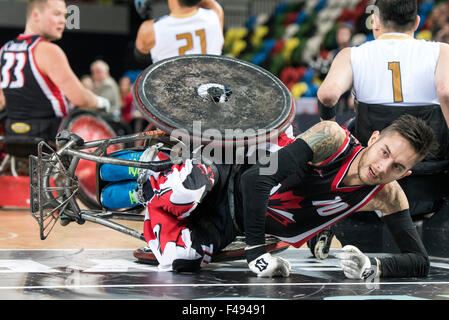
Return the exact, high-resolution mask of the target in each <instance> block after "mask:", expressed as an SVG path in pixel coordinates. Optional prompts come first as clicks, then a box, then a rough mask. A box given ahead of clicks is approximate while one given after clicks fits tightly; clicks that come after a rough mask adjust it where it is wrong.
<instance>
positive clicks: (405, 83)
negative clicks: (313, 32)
mask: <svg viewBox="0 0 449 320" xmlns="http://www.w3.org/2000/svg"><path fill="white" fill-rule="evenodd" d="M439 55H440V44H439V43H438V42H432V41H425V40H416V39H414V38H412V37H409V36H407V35H405V34H401V33H389V34H384V35H382V36H381V37H380V38H379V39H377V40H374V41H370V42H367V43H364V44H362V45H360V46H359V47H354V48H351V65H352V70H353V76H354V82H353V83H354V87H353V94H354V97H355V98H356V99H357V100H358V101H360V102H363V103H367V104H381V105H401V106H416V105H430V104H437V105H439V104H440V102H439V99H438V95H437V92H436V88H435V69H436V66H437V63H438V58H439Z"/></svg>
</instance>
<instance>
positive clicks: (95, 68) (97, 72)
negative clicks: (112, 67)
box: [90, 60, 109, 82]
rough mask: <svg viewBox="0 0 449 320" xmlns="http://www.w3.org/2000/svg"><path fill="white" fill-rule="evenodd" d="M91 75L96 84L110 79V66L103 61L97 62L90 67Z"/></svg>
mask: <svg viewBox="0 0 449 320" xmlns="http://www.w3.org/2000/svg"><path fill="white" fill-rule="evenodd" d="M90 73H91V76H92V79H93V80H94V81H95V82H102V81H103V80H104V79H106V78H107V77H109V65H108V64H107V63H106V62H104V61H103V60H95V61H94V62H92V63H91V65H90Z"/></svg>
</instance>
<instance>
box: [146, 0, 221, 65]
mask: <svg viewBox="0 0 449 320" xmlns="http://www.w3.org/2000/svg"><path fill="white" fill-rule="evenodd" d="M154 35H155V45H154V47H153V48H152V49H151V51H150V53H151V58H152V60H153V63H155V62H157V61H159V60H162V59H166V58H170V57H174V56H182V55H185V54H215V55H221V52H222V49H223V43H224V39H223V30H222V28H221V24H220V20H219V18H218V15H217V14H216V13H215V12H214V11H212V10H207V9H203V8H199V9H198V11H197V12H196V13H195V14H194V15H192V16H190V17H186V18H175V17H172V16H168V15H167V16H163V17H161V18H160V19H157V20H156V21H155V22H154Z"/></svg>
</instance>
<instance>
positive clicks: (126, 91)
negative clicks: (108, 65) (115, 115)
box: [119, 76, 133, 123]
mask: <svg viewBox="0 0 449 320" xmlns="http://www.w3.org/2000/svg"><path fill="white" fill-rule="evenodd" d="M119 87H120V96H121V110H122V120H123V121H125V122H126V123H131V121H132V108H133V94H132V92H131V79H130V78H129V77H126V76H124V77H121V78H120V81H119Z"/></svg>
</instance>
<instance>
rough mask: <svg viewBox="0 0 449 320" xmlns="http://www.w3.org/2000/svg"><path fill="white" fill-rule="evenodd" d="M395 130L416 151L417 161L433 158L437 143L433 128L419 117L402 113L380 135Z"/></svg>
mask: <svg viewBox="0 0 449 320" xmlns="http://www.w3.org/2000/svg"><path fill="white" fill-rule="evenodd" d="M392 132H397V133H399V134H400V135H401V136H402V137H404V138H405V139H406V140H407V141H408V142H409V143H410V144H411V145H412V147H413V148H414V149H415V151H416V153H418V155H419V157H418V159H419V161H421V160H423V159H424V158H426V159H429V160H430V159H434V158H435V154H436V152H437V151H438V148H439V145H438V142H437V139H436V135H435V132H434V130H433V129H432V128H431V127H430V126H429V125H428V124H427V123H426V122H425V121H424V120H423V119H421V118H417V117H415V116H412V115H410V114H403V115H402V116H400V117H399V118H398V119H396V120H395V121H393V122H392V123H391V124H390V125H389V126H388V127H386V128H385V129H383V130H382V131H381V135H385V134H388V133H392Z"/></svg>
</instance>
